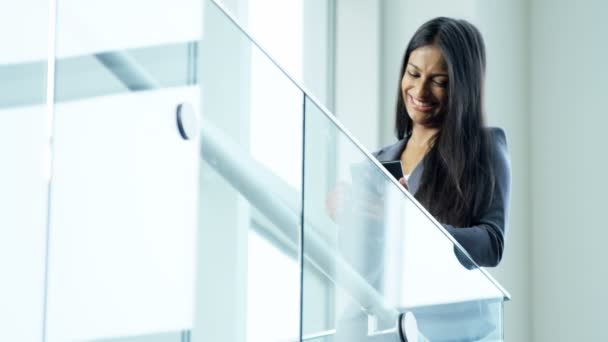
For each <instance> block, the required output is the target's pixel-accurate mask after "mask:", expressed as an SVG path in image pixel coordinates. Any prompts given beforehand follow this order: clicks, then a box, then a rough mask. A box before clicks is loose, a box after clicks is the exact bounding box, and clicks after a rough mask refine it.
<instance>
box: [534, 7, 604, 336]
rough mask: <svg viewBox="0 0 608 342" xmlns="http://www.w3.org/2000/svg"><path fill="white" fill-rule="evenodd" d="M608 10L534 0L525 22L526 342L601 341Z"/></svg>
mask: <svg viewBox="0 0 608 342" xmlns="http://www.w3.org/2000/svg"><path fill="white" fill-rule="evenodd" d="M607 12H608V4H607V3H606V2H601V1H577V2H572V1H555V0H551V1H549V0H536V1H534V2H533V5H532V7H531V18H533V20H531V21H530V23H531V26H530V29H531V30H530V33H531V36H530V109H531V110H530V147H531V155H530V163H531V180H530V186H531V195H532V197H531V198H532V201H531V211H530V212H531V219H532V220H531V222H532V225H531V232H532V234H531V235H532V246H533V248H532V254H531V255H532V265H533V270H534V272H533V274H532V295H531V299H532V302H531V303H532V307H533V322H534V329H533V332H534V334H533V337H534V338H533V340H534V341H606V340H608V330H607V329H606V326H605V324H606V317H607V316H608V315H607V314H606V307H607V305H608V292H607V290H608V267H607V266H606V264H605V260H606V249H605V243H606V241H607V240H608V230H607V229H606V228H607V225H606V217H605V213H606V205H605V203H606V199H605V196H606V195H605V194H606V191H608V179H607V178H606V175H608V157H607V156H608V153H606V151H605V146H606V143H605V142H604V137H605V134H606V133H605V132H606V126H607V125H608V115H607V114H608V110H607V109H606V104H605V101H606V90H607V89H608V87H606V84H605V81H606V79H608V68H607V67H606V63H607V61H608V45H607V44H606V37H605V35H606V33H607V32H608V24H607V22H606V18H605V15H606V13H607Z"/></svg>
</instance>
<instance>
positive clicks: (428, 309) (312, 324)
mask: <svg viewBox="0 0 608 342" xmlns="http://www.w3.org/2000/svg"><path fill="white" fill-rule="evenodd" d="M209 3H210V4H211V5H210V6H208V7H207V13H208V18H207V19H208V24H209V25H211V27H212V29H210V30H206V35H205V38H204V40H203V42H202V49H201V50H202V51H203V54H204V55H205V56H206V58H205V60H203V70H204V72H203V75H204V77H203V78H202V86H203V116H204V121H203V125H202V132H203V133H202V136H201V147H202V152H201V153H202V156H203V160H204V162H203V166H202V168H203V170H208V171H203V173H204V174H205V173H208V176H207V177H203V178H204V179H205V178H206V179H207V180H208V183H206V185H205V184H203V185H201V187H202V189H205V188H206V189H209V190H208V194H209V199H208V200H204V199H203V201H209V203H208V204H207V206H205V205H203V214H202V217H206V216H207V217H209V218H210V220H211V221H210V222H212V224H208V225H205V222H204V220H203V222H202V223H201V232H202V234H203V235H204V236H206V237H207V241H209V242H208V243H209V244H212V245H213V246H208V247H209V248H213V249H214V250H215V252H213V253H211V252H210V254H209V255H208V257H209V258H207V259H201V262H202V263H203V264H207V263H209V262H212V263H214V264H215V261H214V260H213V259H212V256H213V255H215V256H216V257H217V255H218V254H217V253H219V255H220V257H219V259H220V260H227V261H229V262H225V263H223V264H222V267H221V269H219V268H220V267H217V266H213V265H210V266H209V269H210V270H213V269H215V270H216V272H217V274H218V275H219V274H225V273H228V274H233V275H238V274H242V277H243V279H246V281H245V282H243V283H242V286H243V287H242V288H238V289H231V288H230V287H221V285H220V284H221V282H218V286H220V288H219V289H217V290H218V291H217V292H215V293H213V292H206V294H203V296H210V297H213V298H215V300H216V302H217V303H218V305H217V306H215V307H214V306H207V307H203V308H202V310H203V312H204V313H205V317H206V324H208V326H205V328H204V329H202V331H203V332H204V331H214V327H215V328H217V327H221V326H224V325H225V324H226V323H225V321H223V318H222V317H219V316H217V315H215V314H214V313H216V312H218V311H222V312H226V313H227V314H228V316H232V315H234V316H235V317H243V316H242V315H243V312H247V315H246V318H244V319H243V320H242V321H239V320H237V321H236V323H239V324H241V325H240V326H237V327H238V328H242V329H246V331H247V339H248V340H256V341H257V340H263V341H290V340H294V341H295V340H298V337H297V336H298V334H300V338H302V339H303V340H314V341H358V340H378V341H385V340H386V341H389V340H390V341H392V340H399V335H400V334H402V333H403V331H402V330H403V329H402V328H403V325H400V324H398V322H399V321H407V322H408V324H407V325H408V327H410V328H411V327H412V326H414V327H415V330H416V331H417V332H416V336H417V337H418V338H419V340H425V339H426V340H430V341H499V340H502V334H503V333H502V305H503V302H504V300H505V299H508V297H509V295H508V294H507V293H506V292H505V291H504V290H503V289H502V288H501V287H500V285H498V284H497V283H496V281H494V280H493V279H492V278H491V277H490V276H489V275H488V273H487V272H486V271H485V270H483V269H482V268H478V267H476V265H475V263H474V262H473V261H472V260H471V259H470V257H469V256H468V254H467V252H466V251H465V250H464V249H462V248H461V247H460V246H459V245H458V244H457V243H456V241H455V240H454V239H453V238H452V237H451V236H450V235H449V233H447V232H446V231H445V230H444V229H443V227H442V226H441V225H440V224H439V223H438V222H437V221H436V220H434V219H433V218H432V216H431V215H429V213H428V212H427V211H426V210H425V209H424V208H423V207H422V206H421V205H420V204H419V203H418V202H417V201H416V200H415V199H414V197H413V196H412V195H410V194H409V193H408V192H407V191H406V190H405V189H403V188H402V187H401V186H400V185H399V184H398V183H397V182H396V181H395V180H394V179H392V177H391V176H390V174H388V173H387V172H386V171H384V170H383V168H382V167H381V165H380V164H379V163H378V162H377V161H375V159H374V158H373V156H371V155H370V153H369V152H367V151H365V150H364V149H363V148H361V146H360V145H359V144H358V143H357V142H356V140H355V139H353V138H352V137H351V136H350V135H349V134H348V133H347V132H346V130H345V129H344V128H343V127H341V126H340V124H339V123H338V122H337V121H336V120H335V118H334V117H333V116H332V115H331V114H330V113H328V112H327V111H326V110H325V109H324V108H323V106H322V105H321V104H319V103H318V102H317V101H315V100H314V98H313V97H311V96H310V94H309V93H307V92H306V91H305V90H304V88H303V87H302V86H300V85H299V83H298V82H297V81H295V80H294V79H293V78H291V77H290V76H289V75H288V74H287V73H286V72H284V71H283V69H282V68H280V66H279V65H278V63H276V62H275V61H274V60H273V59H272V58H271V56H269V55H268V54H267V53H266V52H265V51H263V50H262V48H261V47H260V46H259V44H258V43H257V42H256V41H255V39H254V38H252V37H251V36H250V35H249V34H247V32H245V31H244V30H243V29H241V28H240V27H239V25H238V22H237V21H236V20H235V19H234V18H233V17H232V16H231V15H230V14H229V13H227V11H225V10H224V9H223V8H222V7H221V5H217V4H216V3H215V2H214V1H210V2H209ZM243 56H247V57H246V58H245V60H247V61H249V62H248V63H250V64H248V66H249V68H250V69H248V71H249V72H245V73H242V72H240V71H241V70H242V69H243V68H244V66H243V65H242V64H240V63H242V61H243ZM203 197H204V196H203ZM224 201H226V202H224ZM226 207H228V208H231V210H230V211H229V213H230V214H228V213H227V212H226V210H225V209H221V208H226ZM205 213H207V214H206V215H205ZM247 222H248V224H247ZM220 227H222V228H221V229H222V233H219V232H218V230H219V229H220ZM228 227H231V228H228ZM238 227H240V228H238ZM300 228H301V229H300ZM225 230H228V231H230V232H231V233H227V232H225ZM224 234H226V235H227V237H226V238H225V240H222V241H223V242H220V241H219V240H218V236H220V235H221V236H223V235H224ZM251 236H259V237H260V239H261V240H266V244H262V243H255V242H254V241H256V240H255V239H253V238H251ZM246 237H247V239H248V242H249V245H248V248H246V249H242V247H239V246H242V245H241V244H242V243H244V242H243V241H244V239H245V238H246ZM203 240H205V238H203ZM202 248H203V249H205V247H202ZM237 251H241V252H240V253H237ZM245 251H246V252H245ZM235 253H236V254H238V255H241V257H242V258H243V259H240V260H239V259H236V258H235V257H234V254H235ZM242 253H245V255H243V254H242ZM279 255H281V256H279ZM230 256H232V257H230ZM262 256H265V257H267V259H264V260H262V258H263V257H262ZM258 260H259V263H257V261H258ZM288 260H291V261H288ZM245 261H248V265H247V266H248V267H246V266H244V263H245ZM254 265H255V266H254ZM300 267H301V273H302V283H301V284H300V283H299V282H297V281H294V278H293V277H295V275H296V274H299V270H300ZM208 277H211V278H215V276H214V274H208ZM222 277H225V276H222ZM228 284H229V283H228V282H226V283H225V285H226V286H228ZM254 284H260V285H259V286H260V289H261V288H263V289H264V291H259V290H256V289H257V287H256V285H254ZM245 289H247V293H248V294H249V296H246V297H247V300H245V299H243V300H242V302H241V303H240V304H235V305H234V306H231V307H229V308H226V306H225V305H223V303H225V302H226V301H228V302H230V303H231V304H233V303H234V302H235V298H238V294H239V291H244V290H245ZM256 291H259V292H257V293H256ZM299 291H301V296H302V297H301V300H302V302H301V310H302V311H301V317H300V316H299V314H298V313H296V312H294V311H293V308H294V306H293V305H295V304H296V303H293V302H291V305H289V306H288V307H289V308H290V309H285V307H284V306H283V305H284V304H285V301H290V300H289V299H283V298H292V299H293V298H295V297H293V294H295V293H298V292H299ZM218 293H219V295H218ZM251 296H253V297H254V298H255V300H254V299H253V298H251ZM219 298H223V299H221V300H220V299H219ZM211 299H212V298H209V300H211ZM245 308H247V310H246V311H245V310H244V309H245ZM404 313H408V315H407V316H403V314H404ZM260 316H261V317H263V319H261V318H260ZM298 317H299V318H300V319H301V322H298ZM404 317H410V319H408V320H404ZM411 317H413V318H414V319H411ZM207 318H208V320H207ZM413 321H415V324H412V322H413ZM264 322H265V323H264ZM233 323H235V322H233ZM298 323H299V324H301V325H300V326H299V327H298ZM262 326H263V327H266V328H262ZM298 328H299V329H300V331H298ZM195 331H196V330H195ZM221 331H224V329H217V331H216V332H215V333H216V334H217V335H209V337H211V336H213V337H215V338H217V337H218V336H222V337H225V338H228V337H230V336H229V335H222V333H221ZM409 334H410V335H411V334H412V332H411V329H410V331H409ZM195 335H196V332H195Z"/></svg>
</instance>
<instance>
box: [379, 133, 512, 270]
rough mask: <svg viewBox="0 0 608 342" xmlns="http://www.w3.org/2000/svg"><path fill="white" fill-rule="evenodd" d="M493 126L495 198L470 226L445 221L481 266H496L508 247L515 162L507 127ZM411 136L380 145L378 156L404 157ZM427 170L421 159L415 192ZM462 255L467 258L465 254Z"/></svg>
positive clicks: (386, 158) (412, 179) (385, 158)
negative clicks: (512, 162) (511, 155)
mask: <svg viewBox="0 0 608 342" xmlns="http://www.w3.org/2000/svg"><path fill="white" fill-rule="evenodd" d="M489 130H490V132H491V137H492V140H493V144H492V145H493V148H494V151H493V153H492V156H493V157H492V162H493V167H494V172H495V176H496V185H495V188H494V197H493V199H492V202H491V203H490V206H489V207H488V209H487V210H486V212H485V213H484V214H483V215H481V218H480V219H479V221H478V222H474V224H473V225H472V226H470V227H454V226H452V225H449V224H443V223H442V224H443V226H444V227H445V229H446V230H447V231H448V232H449V233H450V234H451V235H452V236H453V237H454V238H455V239H456V241H458V243H460V245H461V246H462V247H464V249H466V250H467V252H468V253H469V255H470V256H471V257H472V258H473V260H474V261H475V262H476V263H477V264H478V265H479V266H490V267H493V266H496V265H498V263H499V262H500V260H501V258H502V254H503V251H504V245H505V235H506V229H507V219H508V212H509V201H510V192H511V191H510V189H511V164H510V161H509V156H508V151H507V140H506V137H505V133H504V131H503V130H502V129H500V128H489ZM407 139H408V137H406V138H404V139H402V140H400V141H398V142H396V143H395V144H392V145H389V146H386V147H384V148H382V149H380V150H379V151H378V152H376V153H374V156H375V157H376V159H378V161H380V162H385V161H393V160H400V159H401V154H402V153H403V150H404V148H405V145H406V144H407ZM423 171H424V159H423V160H422V161H421V162H420V163H418V165H417V166H416V168H415V169H414V170H413V171H412V173H411V175H410V177H409V180H408V186H409V191H410V192H411V193H412V194H415V193H416V191H417V190H418V188H419V186H420V179H421V177H422V173H423ZM457 254H458V253H457ZM459 259H461V261H463V262H464V260H463V259H464V257H463V256H462V255H460V256H459ZM464 263H465V264H466V262H464Z"/></svg>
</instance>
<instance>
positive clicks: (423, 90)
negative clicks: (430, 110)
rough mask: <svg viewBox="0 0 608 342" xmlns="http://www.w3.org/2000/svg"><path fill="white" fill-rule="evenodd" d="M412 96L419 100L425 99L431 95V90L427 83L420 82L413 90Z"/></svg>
mask: <svg viewBox="0 0 608 342" xmlns="http://www.w3.org/2000/svg"><path fill="white" fill-rule="evenodd" d="M411 94H412V95H414V96H415V97H417V98H419V99H425V98H426V97H427V95H428V94H429V89H428V87H427V83H426V82H423V81H420V82H418V84H416V86H415V87H414V89H412V93H411Z"/></svg>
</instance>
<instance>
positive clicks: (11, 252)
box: [0, 0, 509, 342]
mask: <svg viewBox="0 0 608 342" xmlns="http://www.w3.org/2000/svg"><path fill="white" fill-rule="evenodd" d="M49 3H50V4H53V5H52V6H51V7H53V8H51V9H48V8H45V9H44V11H43V12H46V11H49V12H51V14H53V10H54V5H55V4H56V5H57V12H56V17H55V19H54V20H56V22H57V25H55V26H53V25H48V24H49V23H46V22H45V23H44V24H45V26H44V27H45V28H44V29H40V30H35V33H36V37H37V39H38V40H39V41H40V42H43V43H44V44H46V43H50V45H51V46H52V48H51V49H50V50H51V51H52V53H51V54H49V55H46V53H47V51H46V46H45V47H44V49H42V50H43V51H42V52H40V51H35V53H33V52H32V53H31V54H25V55H23V56H13V55H10V54H5V55H4V56H5V60H2V61H1V64H2V65H1V66H0V75H1V76H2V77H0V85H1V86H2V87H3V89H5V90H6V89H9V91H4V92H2V94H0V121H2V123H3V124H2V125H0V126H1V128H2V129H3V132H4V133H3V134H2V135H1V136H2V139H3V140H2V141H3V144H2V147H0V149H2V158H3V160H4V161H6V165H8V167H4V168H3V171H2V172H3V173H2V177H0V181H2V182H3V183H2V184H3V189H8V191H4V192H3V196H2V197H1V198H0V199H1V200H2V203H3V206H2V208H4V209H5V211H3V212H2V215H1V216H0V220H1V221H2V222H3V224H2V230H1V231H0V232H1V233H2V237H3V238H2V239H1V241H0V244H1V245H2V248H1V250H2V253H4V254H2V255H3V256H4V257H3V258H2V261H0V263H3V264H2V265H3V270H5V271H6V272H5V273H6V274H7V276H6V277H5V279H10V280H11V281H3V283H2V285H0V286H1V288H0V290H1V291H0V298H2V299H3V300H2V303H3V305H2V306H1V307H0V316H1V317H4V318H6V317H8V318H9V319H4V318H3V322H9V324H3V325H1V326H0V340H19V341H40V340H43V341H49V342H51V341H124V342H157V341H158V342H160V341H170V342H178V341H179V342H190V341H201V342H203V341H205V342H206V341H226V342H229V341H263V342H266V341H271V342H283V341H285V342H287V341H323V342H330V341H332V342H333V341H364V340H365V341H368V340H369V341H399V340H401V336H402V335H406V336H407V337H408V339H409V341H416V340H418V341H425V340H430V341H501V340H502V339H503V337H502V306H503V302H504V300H505V299H508V297H509V296H508V294H507V293H506V292H505V291H504V290H503V289H502V288H501V287H500V286H499V285H498V284H497V283H496V282H495V281H494V280H493V279H492V278H491V277H490V276H489V275H488V274H487V272H485V270H483V269H481V268H478V267H475V264H474V263H473V262H472V261H471V259H470V258H469V257H468V256H467V253H466V252H465V251H464V250H463V249H462V248H460V247H459V246H458V245H457V243H456V242H455V241H454V240H453V239H452V238H451V237H450V235H449V234H448V233H447V232H446V231H445V230H444V229H443V228H442V227H441V225H439V224H438V223H437V222H436V221H435V220H434V219H433V218H432V217H431V216H430V215H429V214H428V213H427V212H426V211H425V210H424V208H423V207H421V206H420V205H419V204H418V202H417V201H416V200H415V199H414V198H413V196H411V195H410V194H409V193H408V192H407V191H405V190H404V189H403V188H402V187H400V185H399V184H398V183H397V182H396V181H395V180H393V179H392V178H391V177H390V175H388V174H387V173H386V172H385V171H384V170H383V169H382V167H381V165H380V164H378V162H377V161H375V159H374V158H373V156H372V155H370V154H369V152H367V151H365V149H363V148H361V146H360V145H359V144H358V143H357V142H356V140H355V139H353V138H352V137H351V136H350V135H349V134H348V133H347V131H346V130H345V129H344V128H343V127H341V126H340V124H339V123H338V121H337V120H336V119H335V118H334V117H333V116H332V115H331V114H330V113H329V112H328V111H327V110H326V109H325V106H324V105H323V103H321V102H319V101H317V100H315V98H314V97H313V96H312V94H311V93H310V92H308V91H306V90H305V89H304V87H302V86H301V85H300V84H301V81H299V80H298V79H296V78H294V77H291V76H290V74H288V73H287V72H285V71H284V70H285V69H284V68H281V67H280V66H279V64H278V63H276V62H275V60H274V59H273V58H272V57H271V55H269V54H268V53H267V52H266V51H264V50H263V49H262V47H261V46H260V45H259V44H258V43H256V40H255V39H254V38H253V37H251V36H250V35H249V34H248V33H247V32H246V31H245V30H243V29H242V28H241V26H240V24H239V22H238V21H237V20H235V19H234V17H233V16H232V15H231V14H229V13H228V12H227V11H226V10H225V9H224V8H223V7H222V5H219V4H218V3H217V2H216V1H212V0H205V1H203V2H201V1H199V0H180V2H179V4H178V5H175V4H174V3H169V2H166V3H164V2H159V3H150V2H146V1H134V2H129V3H124V2H121V1H117V0H111V1H107V2H104V3H103V4H102V3H99V4H98V5H96V6H91V5H90V4H87V3H84V2H77V1H71V0H57V1H56V2H55V1H52V2H49ZM202 3H204V4H205V6H204V7H205V10H204V11H203V9H202V8H201V4H202ZM29 7H32V8H33V7H35V6H29ZM29 7H27V6H25V5H23V11H24V13H25V12H27V10H26V8H29ZM142 8H146V11H145V13H143V12H142V11H141V9H142ZM21 17H25V16H19V18H21ZM49 17H50V18H52V16H49ZM133 18H138V20H137V25H133ZM34 19H35V18H34ZM17 22H18V20H17V21H15V22H9V24H10V25H9V26H12V25H16V24H15V23H17ZM201 22H202V23H203V26H204V28H203V29H201ZM31 25H33V24H32V22H29V21H24V27H26V28H27V27H30V26H31ZM47 25H48V26H49V27H54V30H56V32H51V34H50V35H49V36H48V38H47V36H46V33H47V32H46V31H47V30H46V27H47ZM22 31H24V32H26V31H27V30H25V29H24V30H22ZM51 31H52V30H51ZM27 32H30V33H34V31H33V30H30V31H27ZM47 39H49V40H53V39H54V43H53V42H52V41H51V42H47ZM17 43H18V42H15V44H13V46H12V47H11V48H10V49H9V50H10V51H12V52H14V51H19V49H18V48H13V47H14V46H17ZM24 51H25V52H28V51H26V50H24ZM30 52H31V51H30ZM45 56H46V57H47V58H48V59H49V60H51V59H53V58H54V61H55V63H51V65H49V66H51V67H50V68H48V70H49V73H48V75H47V71H46V70H47V60H46V59H45ZM9 57H10V58H9ZM53 65H54V68H52V66H53ZM47 77H48V78H49V82H46V78H47ZM15 80H17V81H15ZM47 86H48V87H47ZM45 89H46V94H50V95H49V96H52V99H51V98H47V95H45ZM11 91H12V92H11ZM45 103H47V104H45ZM26 148H27V149H26ZM15 151H18V152H15ZM30 152H31V153H30ZM24 156H28V158H25V157H24ZM26 171H27V172H26ZM49 185H50V186H49ZM17 193H18V194H19V196H15V194H17ZM6 208H9V209H6ZM16 232H18V234H16ZM15 260H27V262H14V261H15Z"/></svg>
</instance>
